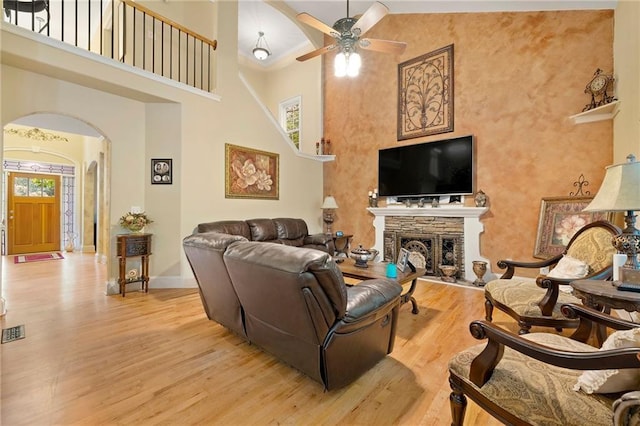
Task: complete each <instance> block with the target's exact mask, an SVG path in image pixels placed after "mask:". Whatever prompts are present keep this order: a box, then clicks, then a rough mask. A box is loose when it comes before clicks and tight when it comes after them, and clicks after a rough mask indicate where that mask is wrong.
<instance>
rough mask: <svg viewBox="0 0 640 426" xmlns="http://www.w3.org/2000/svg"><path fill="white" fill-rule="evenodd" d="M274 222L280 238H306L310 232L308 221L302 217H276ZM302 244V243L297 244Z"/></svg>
mask: <svg viewBox="0 0 640 426" xmlns="http://www.w3.org/2000/svg"><path fill="white" fill-rule="evenodd" d="M273 222H274V223H275V225H276V231H277V233H278V238H279V239H281V240H297V239H304V237H305V236H306V235H307V234H309V231H308V229H307V223H306V222H305V221H304V220H302V219H292V218H282V217H279V218H275V219H273ZM296 245H302V244H296Z"/></svg>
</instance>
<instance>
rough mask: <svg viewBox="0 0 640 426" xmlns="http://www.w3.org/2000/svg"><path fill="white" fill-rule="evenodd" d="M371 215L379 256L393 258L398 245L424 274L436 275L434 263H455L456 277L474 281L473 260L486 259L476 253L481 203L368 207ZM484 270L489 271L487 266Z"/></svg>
mask: <svg viewBox="0 0 640 426" xmlns="http://www.w3.org/2000/svg"><path fill="white" fill-rule="evenodd" d="M367 210H369V212H371V213H372V214H373V215H374V216H375V219H374V221H373V225H374V227H375V232H376V242H375V245H374V248H376V249H377V250H379V251H380V253H381V258H382V259H381V260H385V261H394V262H395V261H396V259H397V257H398V253H399V252H400V249H401V248H405V249H407V250H409V252H410V253H411V254H410V256H409V260H411V262H412V263H413V264H414V265H416V266H420V267H423V268H425V269H426V270H427V275H440V270H439V269H438V265H440V264H443V265H455V266H457V268H458V273H457V277H459V278H463V279H465V280H467V281H474V280H475V279H476V278H477V277H476V276H475V274H474V273H473V263H472V262H473V261H474V260H482V261H485V262H487V263H488V264H489V262H488V260H487V259H485V258H483V257H481V256H480V234H481V233H482V232H483V231H484V226H483V225H482V223H481V222H480V216H482V215H483V214H484V213H485V212H486V211H487V210H488V209H487V208H485V207H463V206H459V205H456V206H455V207H449V206H447V205H441V207H437V208H436V207H404V206H391V207H383V208H369V209H367ZM487 269H488V271H487V273H490V271H489V268H487Z"/></svg>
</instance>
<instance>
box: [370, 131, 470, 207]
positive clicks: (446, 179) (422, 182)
mask: <svg viewBox="0 0 640 426" xmlns="http://www.w3.org/2000/svg"><path fill="white" fill-rule="evenodd" d="M474 176H475V165H474V138H473V136H472V135H469V136H462V137H459V138H452V139H446V140H440V141H434V142H424V143H419V144H415V145H407V146H401V147H397V148H387V149H381V150H380V151H379V152H378V191H379V193H380V195H381V196H386V197H404V198H409V197H411V198H414V197H416V198H417V197H428V196H440V195H465V194H473V190H474Z"/></svg>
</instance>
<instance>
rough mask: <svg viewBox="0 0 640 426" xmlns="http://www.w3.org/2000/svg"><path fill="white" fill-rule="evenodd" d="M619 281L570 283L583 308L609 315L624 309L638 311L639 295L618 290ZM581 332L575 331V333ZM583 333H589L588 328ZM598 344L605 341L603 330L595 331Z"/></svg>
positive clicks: (639, 309) (639, 305) (639, 308)
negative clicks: (616, 310) (615, 310)
mask: <svg viewBox="0 0 640 426" xmlns="http://www.w3.org/2000/svg"><path fill="white" fill-rule="evenodd" d="M619 284H620V282H619V281H603V280H576V281H573V282H572V283H571V287H573V294H574V295H575V296H576V297H578V298H579V299H580V300H582V303H584V304H585V306H588V307H590V308H594V309H597V310H599V311H602V312H604V313H607V314H608V313H610V312H611V309H624V310H625V311H627V312H634V311H640V293H634V292H632V291H620V290H618V285H619ZM580 331H581V330H580V329H578V330H576V333H578V332H580ZM583 332H585V333H587V332H589V333H590V332H591V330H590V328H589V329H588V330H586V329H585V330H584V331H583ZM596 338H597V340H598V344H602V342H604V340H605V339H606V336H605V335H604V332H603V330H597V331H596Z"/></svg>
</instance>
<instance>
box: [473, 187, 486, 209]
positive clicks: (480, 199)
mask: <svg viewBox="0 0 640 426" xmlns="http://www.w3.org/2000/svg"><path fill="white" fill-rule="evenodd" d="M473 200H474V201H475V203H476V207H484V206H486V205H487V194H485V193H484V192H482V189H481V190H479V191H478V192H476V196H475V197H474V198H473Z"/></svg>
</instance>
